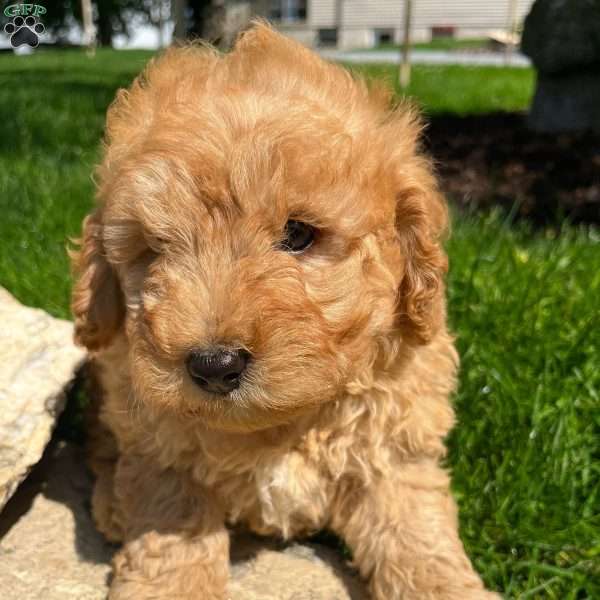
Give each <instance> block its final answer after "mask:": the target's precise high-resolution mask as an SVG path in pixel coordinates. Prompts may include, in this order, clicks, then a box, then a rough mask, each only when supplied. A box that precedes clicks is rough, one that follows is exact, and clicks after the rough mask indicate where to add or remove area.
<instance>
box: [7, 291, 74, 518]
mask: <svg viewBox="0 0 600 600" xmlns="http://www.w3.org/2000/svg"><path fill="white" fill-rule="evenodd" d="M84 359H85V353H84V352H83V350H81V349H80V348H77V347H75V345H74V344H73V325H72V323H70V322H68V321H62V320H60V319H55V318H53V317H51V316H50V315H48V314H46V313H45V312H44V311H42V310H39V309H33V308H28V307H26V306H23V305H22V304H19V302H17V301H16V300H15V299H14V298H13V297H12V296H11V295H10V294H9V293H8V292H7V291H6V290H4V289H3V288H0V510H1V509H2V507H3V506H4V504H6V502H7V500H8V499H9V498H10V496H11V495H12V494H13V493H14V491H15V490H16V488H17V486H18V485H19V483H20V482H21V481H22V480H23V479H24V478H25V476H26V475H27V473H28V472H29V469H30V468H31V467H32V466H33V465H34V464H35V463H37V462H38V460H39V459H40V457H41V456H42V453H43V451H44V448H45V447H46V444H47V443H48V440H49V439H50V435H51V433H52V429H53V428H54V424H55V422H56V418H57V417H58V415H59V414H60V412H61V411H62V409H63V405H64V398H65V396H64V391H65V387H66V386H67V385H68V384H69V382H70V381H71V380H72V379H73V377H74V376H75V372H76V371H77V369H78V368H79V367H80V366H81V364H82V362H83V361H84Z"/></svg>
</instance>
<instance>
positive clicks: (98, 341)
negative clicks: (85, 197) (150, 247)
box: [69, 210, 125, 350]
mask: <svg viewBox="0 0 600 600" xmlns="http://www.w3.org/2000/svg"><path fill="white" fill-rule="evenodd" d="M78 245H79V249H78V250H72V251H70V252H69V256H70V258H71V265H72V271H73V275H74V277H75V285H74V287H73V293H72V298H71V309H72V311H73V316H74V317H75V342H76V343H78V344H80V345H82V346H85V347H86V348H88V350H98V349H99V348H102V347H104V346H107V345H108V344H109V343H110V341H111V340H112V338H113V337H114V335H115V334H116V333H117V332H118V330H119V328H120V326H121V323H122V322H123V317H124V316H125V303H124V300H123V292H122V291H121V287H120V285H119V281H118V279H117V275H116V273H115V272H114V270H113V268H112V266H111V265H110V264H109V263H108V261H107V260H106V257H105V255H104V246H103V242H102V223H101V219H100V211H99V210H97V211H96V212H94V213H93V214H91V215H89V216H87V217H86V218H85V219H84V221H83V236H82V238H81V239H80V240H79V241H78Z"/></svg>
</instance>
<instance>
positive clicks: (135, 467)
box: [109, 455, 229, 600]
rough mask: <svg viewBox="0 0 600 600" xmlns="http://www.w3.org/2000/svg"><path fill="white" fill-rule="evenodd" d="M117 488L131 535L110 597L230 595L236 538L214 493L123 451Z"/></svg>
mask: <svg viewBox="0 0 600 600" xmlns="http://www.w3.org/2000/svg"><path fill="white" fill-rule="evenodd" d="M115 493H116V497H117V502H118V518H119V520H121V521H122V528H123V530H124V532H125V542H124V545H123V547H122V549H121V550H120V551H119V552H118V553H117V555H116V556H115V558H114V560H113V567H114V579H113V582H112V585H111V588H110V593H109V600H224V598H225V587H226V583H227V570H228V565H229V539H228V534H227V531H226V529H225V526H224V522H223V515H222V514H221V511H220V510H219V508H218V506H217V505H216V503H215V501H214V499H212V498H211V497H210V496H209V495H208V494H207V493H206V492H204V491H202V490H197V489H192V488H191V486H189V484H187V483H186V482H185V481H184V480H183V477H182V475H181V474H179V473H176V472H174V471H172V470H160V469H157V468H156V466H155V464H153V461H152V460H151V459H149V458H147V457H142V456H138V455H129V456H122V457H121V458H120V459H119V464H118V466H117V472H116V477H115Z"/></svg>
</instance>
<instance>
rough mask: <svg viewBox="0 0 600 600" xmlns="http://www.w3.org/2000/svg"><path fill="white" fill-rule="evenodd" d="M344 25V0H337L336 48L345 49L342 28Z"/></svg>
mask: <svg viewBox="0 0 600 600" xmlns="http://www.w3.org/2000/svg"><path fill="white" fill-rule="evenodd" d="M343 25H344V0H335V28H336V30H337V33H336V41H335V46H336V48H338V49H340V50H343V48H342V44H341V41H342V28H343Z"/></svg>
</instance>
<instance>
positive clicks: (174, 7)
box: [171, 0, 187, 41]
mask: <svg viewBox="0 0 600 600" xmlns="http://www.w3.org/2000/svg"><path fill="white" fill-rule="evenodd" d="M186 6H187V2H186V0H171V17H172V18H173V21H174V23H175V28H174V29H173V40H174V41H175V40H179V41H180V40H185V38H186V37H187V29H186V26H185V9H186Z"/></svg>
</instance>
